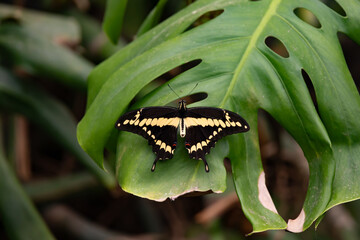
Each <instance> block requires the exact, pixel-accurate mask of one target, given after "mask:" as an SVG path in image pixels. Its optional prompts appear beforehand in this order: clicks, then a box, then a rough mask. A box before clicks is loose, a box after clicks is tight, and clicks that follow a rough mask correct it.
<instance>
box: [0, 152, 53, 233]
mask: <svg viewBox="0 0 360 240" xmlns="http://www.w3.org/2000/svg"><path fill="white" fill-rule="evenodd" d="M0 194H1V197H0V215H1V219H2V223H3V224H4V227H5V229H6V231H7V232H8V233H9V237H10V238H11V239H55V238H54V237H53V236H52V234H51V233H50V231H49V229H48V228H47V226H46V225H45V223H44V222H43V220H42V218H41V217H40V215H39V213H38V212H37V211H36V208H35V207H34V206H33V204H32V202H31V201H30V199H29V198H28V196H27V195H26V194H25V192H24V190H23V189H22V188H21V185H20V183H19V182H18V180H17V179H16V177H15V176H14V175H13V173H12V170H11V169H10V168H9V166H8V164H7V162H6V159H5V157H4V154H3V152H2V149H0Z"/></svg>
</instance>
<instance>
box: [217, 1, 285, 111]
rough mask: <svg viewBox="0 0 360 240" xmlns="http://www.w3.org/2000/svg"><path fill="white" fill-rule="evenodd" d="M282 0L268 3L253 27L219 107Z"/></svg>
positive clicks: (221, 106)
mask: <svg viewBox="0 0 360 240" xmlns="http://www.w3.org/2000/svg"><path fill="white" fill-rule="evenodd" d="M281 1H282V0H274V1H272V2H271V3H270V5H269V8H268V10H267V11H266V12H265V15H264V17H263V18H262V20H261V22H260V23H259V25H258V26H257V28H256V29H255V31H254V33H253V35H252V37H251V38H250V41H249V44H248V46H247V47H246V49H245V52H244V55H243V56H242V58H241V60H240V62H239V64H238V65H237V67H236V68H235V71H234V76H233V78H232V79H231V82H230V85H229V87H228V89H227V91H226V93H225V96H224V98H223V100H222V101H221V103H220V105H219V107H220V108H223V107H224V106H225V103H226V101H227V100H228V98H229V97H230V95H231V93H232V91H233V89H234V86H235V83H236V80H237V79H238V77H239V75H240V72H241V70H242V69H243V67H244V65H245V63H246V61H247V59H248V57H249V56H250V53H251V51H252V50H253V49H255V45H256V43H257V41H258V39H259V37H260V35H261V33H262V32H263V30H264V28H265V27H266V25H267V23H268V22H269V20H270V18H271V17H272V16H274V15H275V14H276V9H277V8H278V6H279V5H280V3H281Z"/></svg>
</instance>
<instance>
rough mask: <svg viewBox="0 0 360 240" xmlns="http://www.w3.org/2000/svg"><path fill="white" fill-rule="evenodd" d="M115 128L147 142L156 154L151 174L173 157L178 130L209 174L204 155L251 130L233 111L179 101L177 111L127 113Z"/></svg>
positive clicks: (163, 109)
mask: <svg viewBox="0 0 360 240" xmlns="http://www.w3.org/2000/svg"><path fill="white" fill-rule="evenodd" d="M115 127H116V128H117V129H119V130H123V131H128V132H133V133H136V134H139V135H141V136H143V137H144V138H145V139H147V140H148V143H149V145H151V146H152V150H153V152H154V153H155V154H156V158H155V161H154V163H153V166H152V168H151V170H152V171H154V170H155V167H156V163H157V161H158V160H165V159H171V158H172V157H173V156H174V151H175V149H176V144H177V131H178V129H179V133H180V137H183V138H185V148H186V149H187V150H188V153H189V155H190V157H191V158H195V159H198V160H202V161H203V162H204V164H205V171H206V172H209V166H208V164H207V162H206V159H205V155H206V154H208V153H209V152H210V149H211V148H212V147H214V146H215V143H216V141H217V140H219V139H220V138H222V137H224V136H226V135H230V134H235V133H240V132H246V131H248V130H249V129H250V127H249V125H248V124H247V122H246V121H245V120H244V119H243V118H242V117H240V116H239V115H238V114H236V113H234V112H231V111H228V110H224V109H220V108H212V107H194V108H187V107H186V102H185V101H184V100H181V101H180V102H179V107H178V108H173V107H146V108H141V109H137V110H134V111H131V112H128V113H125V114H124V115H123V116H121V117H120V118H119V120H118V121H117V122H116V125H115Z"/></svg>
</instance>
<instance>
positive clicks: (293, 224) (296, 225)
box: [287, 209, 305, 233]
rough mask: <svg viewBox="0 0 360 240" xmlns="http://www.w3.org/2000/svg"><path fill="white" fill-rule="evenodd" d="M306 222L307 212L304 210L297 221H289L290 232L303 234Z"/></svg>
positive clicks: (288, 228)
mask: <svg viewBox="0 0 360 240" xmlns="http://www.w3.org/2000/svg"><path fill="white" fill-rule="evenodd" d="M304 222H305V212H304V209H301V212H300V214H299V216H297V218H296V219H289V221H288V227H287V230H288V231H290V232H295V233H298V232H302V231H303V228H304Z"/></svg>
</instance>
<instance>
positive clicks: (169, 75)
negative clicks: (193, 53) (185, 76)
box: [131, 59, 201, 104]
mask: <svg viewBox="0 0 360 240" xmlns="http://www.w3.org/2000/svg"><path fill="white" fill-rule="evenodd" d="M200 63H201V59H195V60H192V61H190V62H187V63H184V64H182V65H180V66H177V67H175V68H173V69H171V70H169V71H167V72H165V73H163V74H162V75H160V76H159V77H157V78H156V79H154V80H153V81H151V82H150V83H148V84H147V85H145V86H144V87H143V88H142V89H141V91H140V92H139V93H138V94H137V95H136V97H135V98H134V99H133V101H132V102H131V104H133V103H134V102H136V101H137V100H138V99H141V98H143V97H144V96H146V95H147V94H148V93H150V92H152V91H153V90H155V89H156V88H158V87H160V86H161V85H163V84H164V83H166V82H167V81H169V80H171V79H173V78H174V77H176V76H178V75H180V74H181V73H183V72H186V71H188V70H190V69H191V68H194V67H196V66H197V65H199V64H200Z"/></svg>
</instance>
